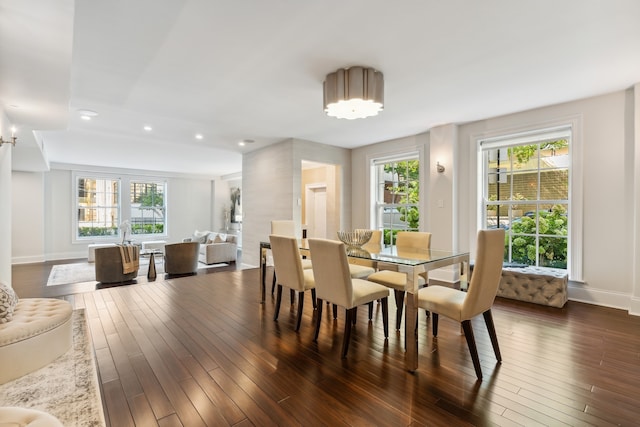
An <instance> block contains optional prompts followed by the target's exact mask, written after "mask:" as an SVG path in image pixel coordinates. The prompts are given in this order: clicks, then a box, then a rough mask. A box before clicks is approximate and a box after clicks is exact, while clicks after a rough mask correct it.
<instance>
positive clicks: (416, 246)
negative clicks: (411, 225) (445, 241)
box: [396, 231, 431, 251]
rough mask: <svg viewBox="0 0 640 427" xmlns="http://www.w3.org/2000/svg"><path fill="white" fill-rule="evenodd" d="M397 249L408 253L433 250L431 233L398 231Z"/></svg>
mask: <svg viewBox="0 0 640 427" xmlns="http://www.w3.org/2000/svg"><path fill="white" fill-rule="evenodd" d="M396 248H398V250H401V249H402V250H406V251H416V250H417V251H424V250H427V249H430V248H431V233H427V232H425V231H398V234H397V235H396Z"/></svg>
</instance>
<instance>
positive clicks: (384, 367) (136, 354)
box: [13, 263, 640, 427]
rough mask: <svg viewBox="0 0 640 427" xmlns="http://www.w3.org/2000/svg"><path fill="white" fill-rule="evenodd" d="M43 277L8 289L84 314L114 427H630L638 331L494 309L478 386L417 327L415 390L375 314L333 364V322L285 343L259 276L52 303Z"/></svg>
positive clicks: (448, 344) (602, 317)
mask: <svg viewBox="0 0 640 427" xmlns="http://www.w3.org/2000/svg"><path fill="white" fill-rule="evenodd" d="M51 265H52V264H51V263H43V264H29V265H16V266H14V267H13V286H14V288H15V290H16V292H17V293H18V295H19V296H20V297H23V298H24V297H37V296H49V297H59V298H64V299H66V300H68V301H70V302H71V303H72V304H73V305H74V307H75V308H77V309H85V310H86V313H87V319H88V321H89V326H90V331H91V334H92V340H93V344H94V350H95V355H96V360H97V365H98V370H99V376H100V383H101V388H102V396H103V401H104V406H105V414H106V417H107V423H108V425H110V426H112V427H125V426H156V425H157V426H187V427H191V426H204V425H207V426H223V425H235V426H249V425H255V426H267V425H284V426H287V425H292V426H297V425H304V426H310V425H330V426H351V425H355V426H361V425H366V426H370V425H381V426H409V425H429V426H447V427H451V426H461V425H479V426H483V425H505V426H512V425H525V426H535V425H548V426H560V425H569V426H578V425H594V426H608V425H623V426H632V425H640V317H634V316H629V315H628V314H627V313H626V312H624V311H621V310H615V309H610V308H605V307H598V306H593V305H588V304H582V303H576V302H572V301H570V302H569V303H568V304H567V305H566V306H565V307H564V308H563V309H556V308H550V307H542V306H538V305H533V304H527V303H520V302H516V301H510V300H505V299H500V298H498V299H497V300H496V303H495V305H494V310H493V312H494V319H495V324H496V329H497V333H498V338H499V342H500V347H501V350H502V357H503V362H502V364H497V363H496V360H495V357H494V354H493V350H492V347H491V343H490V341H489V338H488V335H487V333H486V329H485V327H484V323H483V321H482V317H480V318H479V319H477V320H478V321H474V322H473V326H474V330H475V335H476V341H477V344H478V351H479V354H480V361H481V363H482V369H483V373H484V380H483V381H481V382H479V381H476V377H475V373H474V369H473V365H472V362H471V358H470V356H469V353H468V350H467V346H466V342H465V339H464V336H463V335H461V334H460V327H459V325H458V324H456V323H454V322H451V321H449V320H447V319H445V318H441V320H440V326H439V335H438V338H437V339H433V338H432V336H431V331H430V325H429V320H428V319H426V317H425V314H424V312H422V313H420V327H419V349H420V359H419V363H420V366H419V369H418V370H417V371H416V372H415V373H414V374H411V373H408V372H407V371H406V370H405V368H404V350H403V347H404V346H403V341H402V337H403V335H404V332H403V331H402V332H390V337H389V340H388V341H385V340H384V336H383V332H382V320H381V315H380V312H379V311H380V307H379V306H378V307H377V308H376V313H375V314H374V319H373V321H372V322H371V323H370V322H368V321H367V310H359V311H358V318H357V324H356V327H355V328H354V330H353V332H352V343H351V347H350V349H349V354H348V356H347V358H346V359H341V358H340V348H341V342H342V329H343V320H344V313H343V312H341V313H340V314H339V319H338V320H337V321H333V320H332V319H331V318H330V315H331V310H323V317H324V319H323V326H322V329H321V330H320V336H319V339H318V343H314V342H313V340H312V338H313V324H312V322H313V319H314V317H313V316H314V312H313V309H312V305H311V301H310V299H309V298H310V297H309V296H307V300H306V301H305V308H304V319H303V323H302V326H301V328H300V332H299V333H295V332H294V322H295V317H296V311H295V308H290V305H289V298H285V299H283V304H282V308H281V311H280V317H279V321H278V322H274V321H273V308H274V302H275V301H274V300H275V299H274V298H271V297H268V298H267V302H266V303H265V304H260V303H259V295H258V294H259V292H258V280H259V279H258V277H259V273H258V270H257V269H249V270H235V269H234V268H233V267H231V268H230V269H229V271H219V270H216V272H215V273H213V274H198V275H195V276H190V277H181V278H175V279H167V280H163V278H162V277H160V276H159V277H158V280H157V281H155V282H150V283H136V284H132V285H125V286H117V287H111V288H106V289H99V290H96V289H95V284H93V283H90V284H79V285H62V286H53V287H49V288H56V289H47V287H46V286H45V284H46V281H47V277H48V274H49V273H48V270H50V269H51ZM269 274H270V272H269ZM268 277H269V278H270V276H268ZM389 300H390V306H391V307H390V309H389V314H390V318H393V316H394V314H395V306H393V298H390V299H389ZM403 325H404V322H403Z"/></svg>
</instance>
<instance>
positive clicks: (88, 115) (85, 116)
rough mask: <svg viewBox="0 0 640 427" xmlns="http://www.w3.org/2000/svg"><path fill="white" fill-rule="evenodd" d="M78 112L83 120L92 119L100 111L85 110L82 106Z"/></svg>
mask: <svg viewBox="0 0 640 427" xmlns="http://www.w3.org/2000/svg"><path fill="white" fill-rule="evenodd" d="M78 114H80V118H81V119H82V120H91V119H92V118H93V117H96V116H97V115H98V113H96V112H95V111H93V110H85V109H82V108H81V109H79V110H78Z"/></svg>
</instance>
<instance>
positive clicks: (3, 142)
mask: <svg viewBox="0 0 640 427" xmlns="http://www.w3.org/2000/svg"><path fill="white" fill-rule="evenodd" d="M17 139H18V137H17V136H16V128H15V127H12V128H11V140H10V141H5V140H4V139H2V136H0V147H2V144H11V145H13V146H14V147H15V146H16V140H17Z"/></svg>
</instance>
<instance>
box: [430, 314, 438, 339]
mask: <svg viewBox="0 0 640 427" xmlns="http://www.w3.org/2000/svg"><path fill="white" fill-rule="evenodd" d="M431 327H432V330H433V336H434V337H437V336H438V313H433V316H431Z"/></svg>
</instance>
